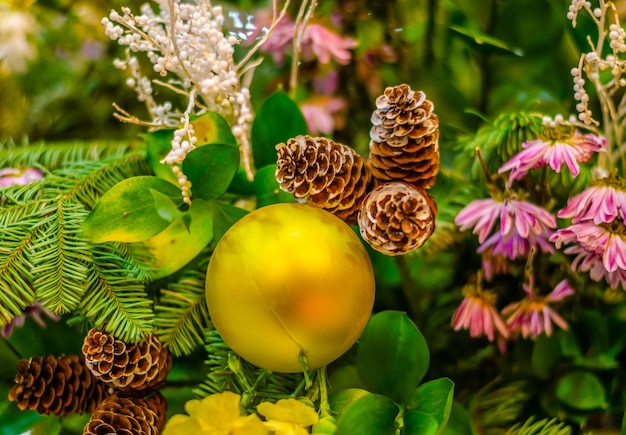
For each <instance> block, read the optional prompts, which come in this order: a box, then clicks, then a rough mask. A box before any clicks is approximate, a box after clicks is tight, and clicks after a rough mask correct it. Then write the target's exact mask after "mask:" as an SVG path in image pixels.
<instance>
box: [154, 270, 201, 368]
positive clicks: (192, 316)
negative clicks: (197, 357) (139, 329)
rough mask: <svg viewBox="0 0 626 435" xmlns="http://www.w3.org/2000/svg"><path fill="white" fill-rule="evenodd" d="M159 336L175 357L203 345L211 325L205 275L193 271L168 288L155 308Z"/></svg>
mask: <svg viewBox="0 0 626 435" xmlns="http://www.w3.org/2000/svg"><path fill="white" fill-rule="evenodd" d="M154 323H155V326H156V327H157V334H158V335H159V338H160V339H161V342H163V343H164V344H165V345H166V346H168V348H169V350H170V352H172V354H173V355H174V356H181V355H188V354H190V353H191V352H193V351H194V350H195V348H196V347H197V346H199V345H201V344H202V343H203V342H204V336H203V332H204V330H205V329H207V327H208V326H209V325H210V320H209V311H208V308H207V305H206V297H205V274H204V273H203V272H201V271H197V270H191V271H189V272H187V273H185V274H183V276H182V277H181V279H179V280H178V281H177V282H175V283H171V284H170V285H169V286H168V288H167V289H161V298H160V300H159V303H158V304H157V305H156V308H155V319H154Z"/></svg>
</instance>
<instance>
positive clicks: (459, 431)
mask: <svg viewBox="0 0 626 435" xmlns="http://www.w3.org/2000/svg"><path fill="white" fill-rule="evenodd" d="M475 434H476V431H475V430H474V427H473V424H472V416H471V415H470V413H469V412H468V411H467V410H466V409H465V408H463V407H462V406H461V405H459V404H458V403H456V402H454V403H453V404H452V410H451V411H450V419H449V420H448V424H447V425H446V427H445V428H444V429H443V432H442V435H475Z"/></svg>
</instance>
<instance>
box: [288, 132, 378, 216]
mask: <svg viewBox="0 0 626 435" xmlns="http://www.w3.org/2000/svg"><path fill="white" fill-rule="evenodd" d="M276 151H277V152H278V162H277V168H276V180H278V183H279V184H280V187H281V189H282V190H284V191H286V192H289V193H293V195H294V196H295V197H296V198H297V199H305V200H307V201H308V202H310V203H312V204H313V205H316V206H318V207H321V208H323V209H325V210H328V211H329V212H331V213H333V214H335V215H336V216H338V217H339V218H341V219H343V220H344V221H346V222H347V223H350V224H353V223H356V218H357V215H358V210H359V207H360V205H361V202H362V201H363V198H364V197H365V194H366V191H367V187H368V184H369V178H370V173H369V169H368V167H367V165H365V163H364V161H363V159H362V158H361V156H360V155H359V154H358V153H357V152H356V151H354V150H353V149H352V148H350V147H348V146H346V145H343V144H340V143H337V142H334V141H332V140H330V139H327V138H324V137H311V136H296V137H295V138H292V139H289V140H288V141H287V143H286V144H285V143H280V144H278V145H276Z"/></svg>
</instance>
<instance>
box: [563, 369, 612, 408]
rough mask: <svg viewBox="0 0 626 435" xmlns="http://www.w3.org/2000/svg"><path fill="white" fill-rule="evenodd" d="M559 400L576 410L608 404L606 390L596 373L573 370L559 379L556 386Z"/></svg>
mask: <svg viewBox="0 0 626 435" xmlns="http://www.w3.org/2000/svg"><path fill="white" fill-rule="evenodd" d="M556 397H557V399H559V401H560V402H561V403H562V404H564V405H566V406H569V407H571V408H574V409H576V410H583V411H591V410H594V409H601V408H603V407H605V406H606V391H605V389H604V386H603V385H602V382H601V381H600V379H598V377H597V376H596V375H594V374H593V373H591V372H588V371H584V370H573V371H570V372H568V373H567V374H566V375H565V376H563V377H562V378H561V379H559V381H558V384H557V387H556Z"/></svg>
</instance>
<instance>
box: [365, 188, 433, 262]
mask: <svg viewBox="0 0 626 435" xmlns="http://www.w3.org/2000/svg"><path fill="white" fill-rule="evenodd" d="M436 216H437V205H436V204H435V201H434V200H433V199H432V198H431V197H430V195H428V193H426V191H425V190H424V189H420V188H416V187H414V186H411V185H409V184H405V183H387V184H383V185H382V186H379V187H377V188H376V189H374V190H372V191H371V192H370V193H369V194H368V195H367V197H366V198H365V201H364V202H363V205H362V207H361V211H360V213H359V228H360V230H361V236H362V237H363V239H364V240H365V241H366V242H367V243H369V244H370V245H371V246H372V248H374V249H376V250H377V251H379V252H382V253H383V254H386V255H402V254H406V253H408V252H411V251H414V250H415V249H417V248H419V247H420V246H422V245H423V244H424V242H426V240H427V239H428V238H429V237H430V236H431V234H432V233H433V231H435V217H436Z"/></svg>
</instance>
